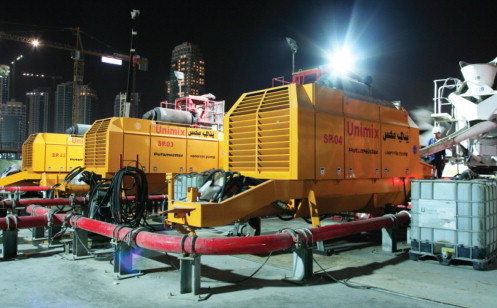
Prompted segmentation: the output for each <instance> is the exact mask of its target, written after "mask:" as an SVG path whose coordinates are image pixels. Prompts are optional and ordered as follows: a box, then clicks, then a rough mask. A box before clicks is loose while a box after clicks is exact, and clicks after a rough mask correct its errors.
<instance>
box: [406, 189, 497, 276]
mask: <svg viewBox="0 0 497 308" xmlns="http://www.w3.org/2000/svg"><path fill="white" fill-rule="evenodd" d="M411 204H412V213H411V214H412V221H411V229H410V242H411V254H413V253H414V254H418V255H423V254H428V255H433V256H438V257H439V260H441V261H443V262H442V263H444V264H445V263H447V264H448V263H449V262H450V260H451V259H463V260H471V261H475V260H477V261H478V264H480V263H484V264H483V265H484V266H485V267H486V263H487V262H488V261H489V260H491V259H493V258H494V257H495V255H496V253H497V184H496V182H495V181H490V180H471V181H453V180H413V181H412V182H411ZM474 265H475V263H474ZM480 265H481V264H480ZM477 267H478V266H475V268H477ZM478 269H480V268H478Z"/></svg>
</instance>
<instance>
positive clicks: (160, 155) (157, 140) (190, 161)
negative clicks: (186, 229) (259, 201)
mask: <svg viewBox="0 0 497 308" xmlns="http://www.w3.org/2000/svg"><path fill="white" fill-rule="evenodd" d="M222 136H223V133H222V132H219V131H215V130H212V129H206V128H195V127H190V126H189V125H179V124H177V123H176V124H172V123H168V122H158V121H152V120H147V119H136V118H107V119H102V120H97V121H95V123H94V124H93V125H92V127H91V128H90V129H89V130H88V132H87V133H86V134H85V156H84V158H85V169H86V170H87V171H91V172H94V173H96V174H98V175H100V176H102V177H104V178H110V177H112V176H113V175H114V174H115V173H116V172H117V171H118V170H120V169H121V168H124V167H126V166H132V167H137V168H139V169H141V170H142V171H144V173H146V174H147V180H148V183H149V190H150V191H151V192H155V193H157V194H160V193H167V185H165V184H164V182H165V179H166V173H182V172H200V171H203V170H206V169H211V168H217V167H218V166H219V160H220V155H219V152H220V142H219V139H221V138H222Z"/></svg>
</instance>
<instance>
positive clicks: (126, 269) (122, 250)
mask: <svg viewBox="0 0 497 308" xmlns="http://www.w3.org/2000/svg"><path fill="white" fill-rule="evenodd" d="M113 245H114V273H115V274H116V276H115V277H116V279H126V278H131V277H135V276H141V275H143V273H142V272H141V271H139V270H136V269H134V266H135V263H136V262H135V259H134V258H133V250H134V249H133V247H131V246H130V245H128V244H127V243H125V242H117V243H114V244H113Z"/></svg>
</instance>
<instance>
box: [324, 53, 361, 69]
mask: <svg viewBox="0 0 497 308" xmlns="http://www.w3.org/2000/svg"><path fill="white" fill-rule="evenodd" d="M329 60H330V64H331V67H332V69H333V71H335V72H337V73H345V72H350V71H351V70H353V69H354V60H355V59H354V56H353V55H352V53H351V52H350V50H349V49H347V48H343V49H341V50H339V51H336V52H334V53H333V54H332V55H331V56H330V58H329Z"/></svg>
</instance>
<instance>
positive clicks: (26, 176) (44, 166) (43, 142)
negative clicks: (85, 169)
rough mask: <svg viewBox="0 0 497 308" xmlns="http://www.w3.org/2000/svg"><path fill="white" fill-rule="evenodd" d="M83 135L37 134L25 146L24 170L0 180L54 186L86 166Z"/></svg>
mask: <svg viewBox="0 0 497 308" xmlns="http://www.w3.org/2000/svg"><path fill="white" fill-rule="evenodd" d="M83 153H84V141H83V137H82V136H78V135H70V134H54V133H38V134H33V135H31V136H29V137H28V138H27V139H26V141H25V142H24V144H23V145H22V157H23V160H22V171H21V172H19V173H14V174H12V175H9V176H7V177H5V178H1V179H0V186H12V185H18V186H32V185H36V186H53V185H55V184H58V183H61V182H62V181H63V180H64V178H65V177H66V175H67V174H68V173H69V172H71V171H72V170H74V169H75V168H76V167H79V166H82V165H83Z"/></svg>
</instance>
